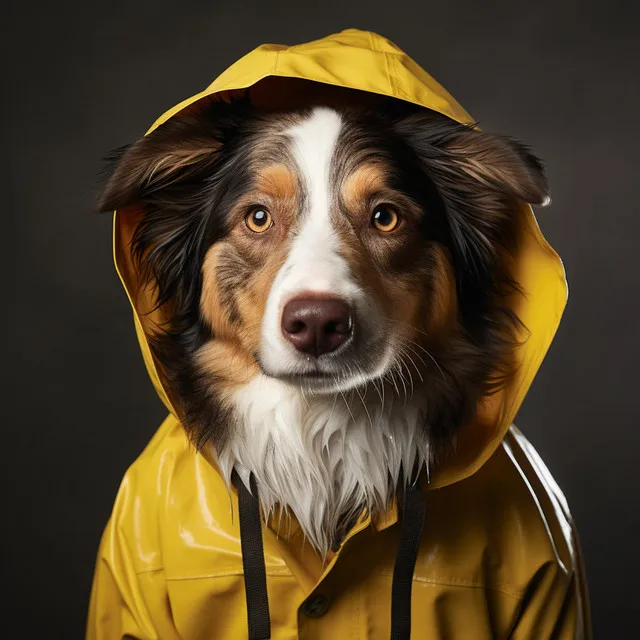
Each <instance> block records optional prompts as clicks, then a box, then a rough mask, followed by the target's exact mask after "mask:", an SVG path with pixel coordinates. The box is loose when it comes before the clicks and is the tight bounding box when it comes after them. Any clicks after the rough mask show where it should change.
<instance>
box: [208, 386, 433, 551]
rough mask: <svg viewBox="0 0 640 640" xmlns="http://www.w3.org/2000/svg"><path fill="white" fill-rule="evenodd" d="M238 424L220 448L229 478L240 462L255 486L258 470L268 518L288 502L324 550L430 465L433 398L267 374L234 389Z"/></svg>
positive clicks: (244, 477) (383, 506)
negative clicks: (318, 386)
mask: <svg viewBox="0 0 640 640" xmlns="http://www.w3.org/2000/svg"><path fill="white" fill-rule="evenodd" d="M234 404H235V411H236V414H237V423H236V430H235V432H234V433H233V435H232V437H231V438H230V439H229V441H228V443H227V444H226V445H225V446H224V447H223V448H222V449H220V450H219V451H217V458H218V464H219V466H220V470H221V472H222V474H223V476H224V478H225V481H226V482H227V483H228V484H230V482H231V475H232V472H233V471H234V470H235V471H236V472H237V473H238V475H239V476H240V478H241V479H242V481H243V482H244V483H245V484H246V486H249V475H250V474H251V473H253V474H254V476H255V478H256V482H257V487H258V492H259V495H260V501H261V503H262V506H263V509H264V511H265V514H266V515H267V517H269V516H270V515H272V514H273V512H274V510H275V508H276V506H278V505H288V507H289V508H290V510H291V512H292V514H293V515H294V516H295V518H296V520H297V521H298V523H299V524H300V527H301V529H302V531H303V532H304V534H305V536H306V538H307V539H308V541H309V542H310V543H311V545H312V546H313V547H314V548H315V549H316V551H317V552H318V553H319V554H320V555H322V556H326V554H327V552H328V551H329V549H331V548H332V547H334V546H335V545H336V544H337V543H338V542H339V540H340V537H341V536H342V535H344V533H345V531H346V529H348V527H349V526H350V525H351V524H352V523H353V522H354V520H355V519H356V518H357V517H358V516H359V515H360V514H361V513H362V511H363V509H364V510H367V512H368V513H370V514H371V515H372V516H375V515H376V514H377V513H380V512H382V511H384V510H385V509H386V508H387V507H388V506H389V504H390V503H391V501H392V499H393V497H394V495H395V491H396V488H397V487H398V485H399V484H402V483H405V482H407V481H409V480H411V478H410V477H409V475H408V474H405V473H404V470H406V469H408V470H410V471H411V470H414V472H417V471H419V470H423V469H425V467H426V469H427V471H428V466H429V461H430V448H429V442H428V435H427V433H425V431H424V429H423V424H424V407H423V406H422V405H423V404H424V402H423V401H422V400H421V399H420V398H419V397H418V396H416V395H414V396H411V397H405V398H404V399H400V398H399V397H398V395H397V394H394V393H392V392H391V389H387V390H386V395H385V389H384V388H383V387H382V386H380V387H376V388H372V387H364V388H363V389H354V390H352V391H350V392H348V393H347V394H342V393H336V394H322V395H317V394H314V395H308V394H306V393H303V392H302V390H301V389H300V388H296V387H294V386H292V385H290V384H287V383H285V382H282V381H280V380H277V379H275V378H271V377H268V376H265V375H264V374H260V375H258V376H256V377H255V378H253V379H252V380H251V382H249V383H248V384H247V385H246V386H244V387H243V388H241V389H240V390H238V391H237V392H236V393H235V396H234Z"/></svg>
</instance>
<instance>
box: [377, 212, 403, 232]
mask: <svg viewBox="0 0 640 640" xmlns="http://www.w3.org/2000/svg"><path fill="white" fill-rule="evenodd" d="M371 223H372V224H373V226H374V227H375V228H376V229H378V231H383V232H384V233H389V231H393V230H394V229H395V228H396V227H397V226H398V224H400V218H399V216H398V214H397V213H396V212H395V211H394V210H393V209H391V208H390V207H387V206H379V207H376V209H375V211H374V212H373V215H372V216H371Z"/></svg>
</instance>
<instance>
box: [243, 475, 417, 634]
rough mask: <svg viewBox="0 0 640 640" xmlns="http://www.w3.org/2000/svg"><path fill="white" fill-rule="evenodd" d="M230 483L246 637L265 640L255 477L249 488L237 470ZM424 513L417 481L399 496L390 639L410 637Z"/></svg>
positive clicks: (268, 631) (264, 583) (264, 581)
mask: <svg viewBox="0 0 640 640" xmlns="http://www.w3.org/2000/svg"><path fill="white" fill-rule="evenodd" d="M233 482H234V484H235V485H236V487H237V489H238V509H239V512H240V545H241V547H242V568H243V571H244V588H245V596H246V599H247V618H248V621H249V640H268V639H269V638H271V622H270V620H269V599H268V596H267V572H266V569H265V564H264V549H263V546H262V523H261V517H260V501H259V499H258V490H257V487H256V480H255V478H254V476H253V474H252V475H251V476H250V479H249V484H250V485H251V490H250V491H249V489H248V488H247V487H246V486H245V485H244V483H243V482H242V480H241V479H240V478H239V476H238V475H237V474H236V473H234V480H233ZM425 512H426V506H425V501H424V496H423V495H422V492H421V491H420V488H419V487H418V485H417V483H416V484H414V485H412V486H410V487H409V488H408V489H407V490H406V491H405V492H404V495H403V497H402V520H401V523H400V542H399V544H398V551H397V554H396V563H395V566H394V568H393V582H392V585H391V640H410V637H411V587H412V585H413V571H414V569H415V566H416V559H417V557H418V550H419V548H420V538H421V536H422V528H423V526H424V519H425Z"/></svg>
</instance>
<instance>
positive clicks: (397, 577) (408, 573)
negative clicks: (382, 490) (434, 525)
mask: <svg viewBox="0 0 640 640" xmlns="http://www.w3.org/2000/svg"><path fill="white" fill-rule="evenodd" d="M425 513H426V505H425V500H424V496H423V495H422V492H421V491H420V487H419V486H418V483H417V482H416V483H415V484H414V485H412V486H410V487H408V488H407V489H406V491H405V492H404V495H403V500H402V520H401V522H400V542H399V544H398V551H397V553H396V564H395V566H394V568H393V582H392V584H391V640H409V639H410V637H411V587H412V585H413V570H414V569H415V566H416V559H417V558H418V550H419V548H420V538H421V536H422V528H423V527H424V518H425Z"/></svg>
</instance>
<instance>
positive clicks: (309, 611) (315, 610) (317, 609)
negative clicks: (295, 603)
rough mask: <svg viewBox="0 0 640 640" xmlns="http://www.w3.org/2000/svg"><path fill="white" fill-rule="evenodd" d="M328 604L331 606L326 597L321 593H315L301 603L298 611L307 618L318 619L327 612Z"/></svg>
mask: <svg viewBox="0 0 640 640" xmlns="http://www.w3.org/2000/svg"><path fill="white" fill-rule="evenodd" d="M329 604H331V601H330V600H329V598H328V597H327V596H325V595H323V594H321V593H316V594H315V595H313V596H310V597H309V598H307V599H306V600H305V601H304V602H303V603H302V606H301V607H300V610H301V611H302V613H304V615H305V616H307V617H308V618H319V617H320V616H323V615H324V614H325V613H326V612H327V609H329Z"/></svg>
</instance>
